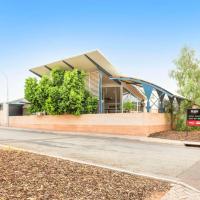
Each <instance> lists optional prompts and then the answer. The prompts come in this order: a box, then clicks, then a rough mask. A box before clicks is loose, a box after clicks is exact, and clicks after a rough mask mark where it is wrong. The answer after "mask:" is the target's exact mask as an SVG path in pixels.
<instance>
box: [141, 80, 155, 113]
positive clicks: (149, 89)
mask: <svg viewBox="0 0 200 200" xmlns="http://www.w3.org/2000/svg"><path fill="white" fill-rule="evenodd" d="M142 87H143V89H144V93H145V96H146V98H147V106H146V109H147V112H150V110H151V105H150V98H151V94H152V91H153V87H152V86H151V85H149V84H146V83H142Z"/></svg>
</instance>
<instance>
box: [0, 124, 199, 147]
mask: <svg viewBox="0 0 200 200" xmlns="http://www.w3.org/2000/svg"><path fill="white" fill-rule="evenodd" d="M0 129H5V130H15V131H26V132H36V133H48V134H62V135H65V134H70V135H86V136H91V137H103V138H116V139H117V138H120V139H129V140H134V141H139V142H151V143H162V144H172V145H181V146H185V143H189V141H177V140H167V139H160V138H151V137H143V136H133V135H119V134H107V133H85V132H64V131H48V130H35V129H26V128H14V127H4V126H0ZM190 143H191V142H190ZM199 145H200V142H199Z"/></svg>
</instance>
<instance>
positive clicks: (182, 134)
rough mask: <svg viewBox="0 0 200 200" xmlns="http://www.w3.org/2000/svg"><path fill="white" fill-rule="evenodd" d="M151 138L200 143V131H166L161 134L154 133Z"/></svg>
mask: <svg viewBox="0 0 200 200" xmlns="http://www.w3.org/2000/svg"><path fill="white" fill-rule="evenodd" d="M149 137H154V138H161V139H169V140H181V141H184V140H186V141H194V142H200V131H190V132H186V131H164V132H160V133H153V134H151V135H150V136H149Z"/></svg>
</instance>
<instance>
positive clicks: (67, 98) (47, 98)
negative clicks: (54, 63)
mask: <svg viewBox="0 0 200 200" xmlns="http://www.w3.org/2000/svg"><path fill="white" fill-rule="evenodd" d="M85 77H86V74H85V72H83V71H78V70H76V69H75V70H72V71H64V70H52V71H51V74H50V76H43V77H42V78H41V80H40V81H37V80H36V79H34V78H28V79H27V80H26V83H25V98H26V99H27V100H28V101H29V102H30V103H31V106H30V112H31V113H36V112H46V113H47V114H52V115H58V114H64V113H69V114H75V115H80V114H81V113H94V112H96V110H97V105H98V100H97V98H96V97H94V96H92V94H91V93H89V92H88V91H87V90H86V88H85Z"/></svg>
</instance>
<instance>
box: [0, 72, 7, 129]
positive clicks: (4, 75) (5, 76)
mask: <svg viewBox="0 0 200 200" xmlns="http://www.w3.org/2000/svg"><path fill="white" fill-rule="evenodd" d="M0 73H1V74H2V75H3V77H4V78H5V81H6V105H7V106H6V107H7V108H6V126H9V88H8V76H7V75H6V74H5V73H3V72H0Z"/></svg>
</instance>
